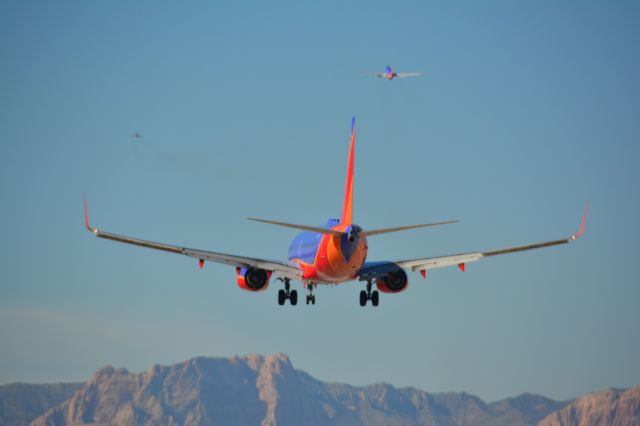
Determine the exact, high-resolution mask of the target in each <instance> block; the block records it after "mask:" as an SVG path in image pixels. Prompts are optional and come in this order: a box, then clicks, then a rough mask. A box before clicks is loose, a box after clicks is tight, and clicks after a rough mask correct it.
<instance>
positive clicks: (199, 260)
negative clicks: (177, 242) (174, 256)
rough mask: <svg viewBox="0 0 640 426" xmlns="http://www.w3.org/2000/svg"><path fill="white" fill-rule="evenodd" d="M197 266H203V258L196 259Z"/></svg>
mask: <svg viewBox="0 0 640 426" xmlns="http://www.w3.org/2000/svg"><path fill="white" fill-rule="evenodd" d="M198 266H199V267H200V269H202V268H203V267H204V259H198Z"/></svg>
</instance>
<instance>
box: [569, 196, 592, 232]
mask: <svg viewBox="0 0 640 426" xmlns="http://www.w3.org/2000/svg"><path fill="white" fill-rule="evenodd" d="M588 210H589V205H588V204H587V205H586V206H585V207H584V213H583V214H582V223H581V224H580V229H579V230H578V233H577V234H575V235H574V236H573V237H571V239H573V240H577V239H578V238H580V237H581V236H582V234H584V228H585V225H586V223H587V211H588Z"/></svg>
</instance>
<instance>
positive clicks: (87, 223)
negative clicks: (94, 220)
mask: <svg viewBox="0 0 640 426" xmlns="http://www.w3.org/2000/svg"><path fill="white" fill-rule="evenodd" d="M82 202H83V203H84V225H85V226H86V227H87V229H88V230H89V231H90V232H93V233H94V234H95V233H96V229H95V228H92V227H91V225H89V210H88V209H87V194H82Z"/></svg>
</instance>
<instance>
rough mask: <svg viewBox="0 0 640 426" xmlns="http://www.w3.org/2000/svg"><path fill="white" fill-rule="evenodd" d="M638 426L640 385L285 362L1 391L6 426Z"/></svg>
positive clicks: (109, 373) (197, 362)
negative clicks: (399, 378) (492, 382)
mask: <svg viewBox="0 0 640 426" xmlns="http://www.w3.org/2000/svg"><path fill="white" fill-rule="evenodd" d="M27 424H31V425H34V426H44V425H47V426H54V425H166V426H174V425H185V426H186V425H264V426H273V425H391V426H393V425H403V426H404V425H407V426H408V425H429V426H440V425H442V426H472V425H473V426H506V425H510V426H526V425H536V424H537V425H540V426H566V425H580V426H591V425H593V426H596V425H597V426H601V425H602V426H604V425H616V426H618V425H619V426H622V425H624V426H632V425H638V426H640V386H637V387H634V388H631V389H628V390H616V389H607V390H603V391H600V392H596V393H592V394H587V395H584V396H581V397H579V398H577V399H575V400H571V401H554V400H552V399H549V398H545V397H543V396H540V395H533V394H522V395H520V396H517V397H513V398H507V399H504V400H502V401H497V402H493V403H486V402H484V401H483V400H482V399H480V398H478V397H476V396H473V395H470V394H467V393H464V392H463V393H428V392H425V391H422V390H419V389H415V388H411V387H408V388H395V387H393V386H391V385H388V384H374V385H369V386H364V387H356V386H351V385H347V384H341V383H326V382H322V381H320V380H317V379H315V378H314V377H312V376H310V375H309V374H307V373H305V372H304V371H300V370H296V369H295V368H294V367H293V365H292V364H291V361H290V360H289V358H288V357H287V356H286V355H283V354H277V355H273V356H262V355H247V356H236V357H231V358H205V357H198V358H193V359H191V360H188V361H185V362H182V363H178V364H174V365H170V366H160V365H156V366H153V367H152V368H150V369H148V370H147V371H145V372H142V373H137V374H136V373H130V372H128V371H127V370H124V369H116V368H114V367H111V366H107V367H103V368H101V369H100V370H98V371H97V372H95V373H94V374H93V376H92V377H91V378H90V379H89V380H87V381H86V382H85V383H61V384H43V385H33V384H19V383H15V384H8V385H2V386H0V425H7V426H9V425H27Z"/></svg>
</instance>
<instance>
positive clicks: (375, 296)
mask: <svg viewBox="0 0 640 426" xmlns="http://www.w3.org/2000/svg"><path fill="white" fill-rule="evenodd" d="M369 300H371V304H372V305H373V306H378V303H380V293H378V290H374V291H371V281H367V290H366V291H365V290H362V291H361V292H360V306H366V305H367V301H369Z"/></svg>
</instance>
